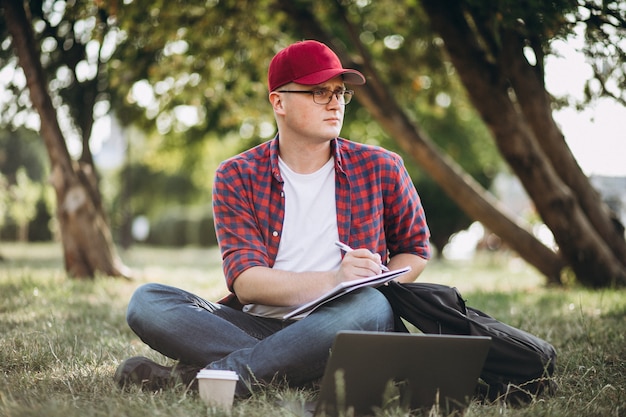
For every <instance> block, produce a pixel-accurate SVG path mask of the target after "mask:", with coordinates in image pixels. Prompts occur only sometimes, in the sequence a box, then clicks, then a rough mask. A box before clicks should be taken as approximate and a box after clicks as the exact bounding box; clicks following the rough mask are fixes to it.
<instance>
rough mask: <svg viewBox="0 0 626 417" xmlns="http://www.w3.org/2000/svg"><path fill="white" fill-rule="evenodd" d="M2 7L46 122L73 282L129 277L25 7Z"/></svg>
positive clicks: (10, 1) (9, 2) (8, 3)
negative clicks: (71, 141)
mask: <svg viewBox="0 0 626 417" xmlns="http://www.w3.org/2000/svg"><path fill="white" fill-rule="evenodd" d="M0 4H1V5H2V7H3V9H4V10H5V21H6V24H7V28H8V30H9V33H10V34H11V36H12V41H13V46H14V50H15V53H16V56H17V57H18V60H19V63H20V66H21V67H22V69H23V70H24V75H25V76H26V82H27V86H28V89H29V90H30V98H31V102H32V104H33V107H34V108H35V109H36V110H37V112H38V113H39V117H40V119H41V132H40V134H41V136H42V139H43V141H44V143H45V145H46V149H47V151H48V156H49V158H50V166H51V182H52V185H53V186H54V189H55V192H56V197H57V217H58V220H59V226H60V230H61V238H62V243H63V251H64V257H65V269H66V271H67V272H68V274H69V275H70V276H72V277H94V275H95V274H96V273H97V272H99V273H102V274H106V275H110V276H124V277H130V271H129V269H128V268H127V267H126V266H124V264H123V263H122V262H121V260H120V259H119V257H118V256H117V254H116V251H115V247H114V245H113V240H112V238H111V233H110V230H109V227H108V225H107V223H106V221H105V216H104V213H103V211H102V209H101V207H100V205H99V203H98V201H97V200H94V196H97V195H99V193H98V190H97V188H96V189H94V186H95V184H96V182H95V181H94V179H95V175H94V172H93V169H92V167H91V166H90V165H88V164H83V165H79V164H77V163H73V162H72V159H71V157H70V155H69V152H68V150H67V147H66V145H65V140H64V137H63V133H62V132H61V129H60V127H59V124H58V121H57V117H56V111H55V109H54V107H53V105H52V100H51V98H50V95H49V93H48V90H47V83H46V80H45V76H44V71H43V68H42V66H41V62H40V59H39V53H38V48H37V46H36V44H35V39H34V36H33V32H32V26H31V23H30V19H29V18H28V17H27V15H26V10H25V9H24V3H23V2H22V1H14V0H1V3H0ZM96 187H97V186H96Z"/></svg>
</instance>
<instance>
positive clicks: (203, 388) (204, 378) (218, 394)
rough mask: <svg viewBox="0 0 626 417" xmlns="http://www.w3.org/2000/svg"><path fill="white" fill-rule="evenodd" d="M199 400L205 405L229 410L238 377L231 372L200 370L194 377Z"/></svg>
mask: <svg viewBox="0 0 626 417" xmlns="http://www.w3.org/2000/svg"><path fill="white" fill-rule="evenodd" d="M196 378H197V379H198V391H199V392H200V398H201V399H202V401H204V403H205V404H206V405H209V406H213V407H219V408H222V409H225V410H230V408H231V407H232V406H233V400H234V399H235V385H237V381H238V380H239V376H238V375H237V373H236V372H233V371H224V370H219V369H202V370H200V372H198V375H197V376H196Z"/></svg>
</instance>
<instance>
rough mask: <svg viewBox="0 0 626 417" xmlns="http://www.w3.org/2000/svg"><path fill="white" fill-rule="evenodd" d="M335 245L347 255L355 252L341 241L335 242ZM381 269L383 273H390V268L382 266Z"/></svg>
mask: <svg viewBox="0 0 626 417" xmlns="http://www.w3.org/2000/svg"><path fill="white" fill-rule="evenodd" d="M335 245H336V246H337V247H339V249H341V250H342V251H344V252H346V253H348V252H352V251H353V250H354V249H352V248H351V247H350V246H348V245H346V244H345V243H343V242H339V241H337V242H335ZM380 269H382V270H383V271H389V268H387V267H386V266H385V265H381V266H380Z"/></svg>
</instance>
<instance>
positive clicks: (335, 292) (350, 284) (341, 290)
mask: <svg viewBox="0 0 626 417" xmlns="http://www.w3.org/2000/svg"><path fill="white" fill-rule="evenodd" d="M410 270H411V267H410V266H405V267H404V268H401V269H395V270H393V271H388V272H383V273H382V274H380V275H374V276H372V277H368V278H362V279H355V280H352V281H345V282H342V283H341V284H339V285H337V286H336V287H335V288H333V289H332V290H330V291H329V292H327V293H326V294H323V295H322V296H320V297H318V298H316V299H315V300H313V301H311V302H309V303H306V304H303V305H301V306H300V307H298V308H297V309H295V310H293V311H291V312H290V313H288V314H285V315H284V316H283V319H284V320H287V319H290V318H293V317H296V316H298V315H300V314H303V313H308V312H310V311H312V310H315V309H316V308H318V307H319V306H321V305H322V304H324V303H327V302H329V301H331V300H334V299H335V298H337V297H341V296H342V295H344V294H347V293H349V292H351V291H354V290H356V289H359V288H363V287H377V286H379V285H383V284H384V283H385V282H389V281H391V280H392V279H394V278H397V277H399V276H400V275H403V274H406V273H407V272H409V271H410Z"/></svg>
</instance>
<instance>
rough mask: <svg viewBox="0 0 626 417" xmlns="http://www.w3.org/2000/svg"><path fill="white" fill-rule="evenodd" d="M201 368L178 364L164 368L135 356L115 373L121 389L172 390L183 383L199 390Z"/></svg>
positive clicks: (127, 360)
mask: <svg viewBox="0 0 626 417" xmlns="http://www.w3.org/2000/svg"><path fill="white" fill-rule="evenodd" d="M200 369H201V368H200V367H193V366H191V365H185V364H180V363H179V364H178V365H175V366H163V365H159V364H158V363H156V362H154V361H151V360H150V359H148V358H145V357H143V356H133V357H132V358H128V359H126V360H125V361H124V362H122V363H121V364H120V365H119V366H118V367H117V370H116V371H115V376H114V377H113V378H114V379H115V382H117V384H118V385H119V387H120V388H122V389H123V388H125V387H129V386H130V385H139V386H141V387H142V388H146V389H148V390H150V391H158V390H160V389H163V388H171V387H173V386H174V385H176V383H178V382H182V383H183V384H185V385H186V386H188V387H190V388H192V389H193V388H197V386H198V383H197V381H196V374H197V373H198V371H199V370H200Z"/></svg>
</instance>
